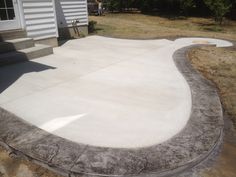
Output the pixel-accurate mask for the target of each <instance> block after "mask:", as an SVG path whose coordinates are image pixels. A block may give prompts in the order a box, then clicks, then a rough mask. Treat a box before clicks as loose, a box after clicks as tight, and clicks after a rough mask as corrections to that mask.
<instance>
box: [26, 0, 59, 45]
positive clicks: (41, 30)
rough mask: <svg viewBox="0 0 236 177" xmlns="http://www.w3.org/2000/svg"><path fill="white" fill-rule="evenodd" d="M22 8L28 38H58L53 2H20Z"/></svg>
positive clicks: (38, 0) (33, 0) (47, 0)
mask: <svg viewBox="0 0 236 177" xmlns="http://www.w3.org/2000/svg"><path fill="white" fill-rule="evenodd" d="M56 1H57V0H56ZM22 6H23V13H24V18H25V28H26V31H27V35H28V36H29V37H32V38H34V39H35V40H38V39H46V38H52V37H58V30H57V22H56V15H55V4H54V0H22Z"/></svg>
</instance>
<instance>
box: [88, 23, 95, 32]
mask: <svg viewBox="0 0 236 177" xmlns="http://www.w3.org/2000/svg"><path fill="white" fill-rule="evenodd" d="M96 24H97V22H96V21H93V20H91V21H89V24H88V32H89V33H94V32H95V30H96V29H95V27H96Z"/></svg>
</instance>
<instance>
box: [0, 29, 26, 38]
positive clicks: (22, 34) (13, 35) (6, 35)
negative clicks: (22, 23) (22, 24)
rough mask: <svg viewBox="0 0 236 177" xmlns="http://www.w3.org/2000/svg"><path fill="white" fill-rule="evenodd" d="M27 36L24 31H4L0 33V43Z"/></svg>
mask: <svg viewBox="0 0 236 177" xmlns="http://www.w3.org/2000/svg"><path fill="white" fill-rule="evenodd" d="M26 36H27V34H26V32H25V31H21V30H19V31H5V32H0V41H5V40H10V39H17V38H25V37H26Z"/></svg>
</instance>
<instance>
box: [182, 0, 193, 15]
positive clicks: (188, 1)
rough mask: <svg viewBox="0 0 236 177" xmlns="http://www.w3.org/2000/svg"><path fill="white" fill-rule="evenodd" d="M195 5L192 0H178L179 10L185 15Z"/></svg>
mask: <svg viewBox="0 0 236 177" xmlns="http://www.w3.org/2000/svg"><path fill="white" fill-rule="evenodd" d="M195 7H196V4H195V1H194V0H181V1H180V10H181V11H182V13H183V14H184V15H186V16H187V15H188V14H189V12H190V11H191V10H192V9H193V8H195Z"/></svg>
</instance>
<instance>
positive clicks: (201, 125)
mask: <svg viewBox="0 0 236 177" xmlns="http://www.w3.org/2000/svg"><path fill="white" fill-rule="evenodd" d="M196 46H199V45H194V46H190V47H185V48H182V49H180V50H178V51H176V52H175V53H174V55H173V58H174V61H175V63H176V66H177V68H178V69H179V71H180V72H181V73H182V74H183V76H184V77H185V79H186V80H187V82H188V84H189V86H190V88H191V92H192V114H191V116H190V119H189V121H188V123H187V125H186V127H185V128H184V129H183V130H182V131H181V132H180V133H178V134H177V135H176V136H174V137H173V138H171V139H170V140H168V141H166V142H164V143H162V144H158V145H154V146H151V147H147V148H137V149H119V148H101V147H94V146H89V145H84V144H78V143H74V142H71V141H69V140H66V139H63V138H61V137H58V136H55V135H53V134H50V133H47V132H45V131H43V130H41V129H39V128H37V127H35V126H33V125H30V124H28V123H27V122H25V121H24V120H22V119H20V118H18V117H17V116H15V115H13V114H11V113H9V112H8V111H6V110H4V109H2V108H0V145H2V146H4V147H5V148H7V149H8V150H9V151H10V152H12V153H15V154H17V155H19V156H21V157H24V158H26V159H28V160H31V161H33V162H35V163H38V164H40V165H42V166H44V167H46V168H49V169H51V170H54V171H57V172H59V173H61V174H63V175H65V176H80V177H81V176H110V177H111V176H140V177H145V176H148V177H151V176H155V177H157V176H167V175H171V174H174V173H177V172H180V171H181V170H184V169H186V168H189V167H192V166H194V165H196V164H198V163H199V162H201V161H202V160H204V159H205V158H206V157H208V155H209V154H210V153H211V152H212V151H213V150H214V148H215V147H217V146H218V145H219V144H220V143H221V140H222V135H223V133H222V131H223V114H222V107H221V102H220V100H219V97H218V94H217V91H216V89H215V87H214V85H213V84H212V83H211V82H210V81H208V80H206V79H205V78H204V77H202V76H201V75H200V74H199V73H198V72H197V71H196V70H194V69H193V67H192V66H191V64H190V63H189V61H188V60H187V59H186V54H187V51H188V50H189V49H191V48H192V47H196ZM157 128H158V127H157Z"/></svg>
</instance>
